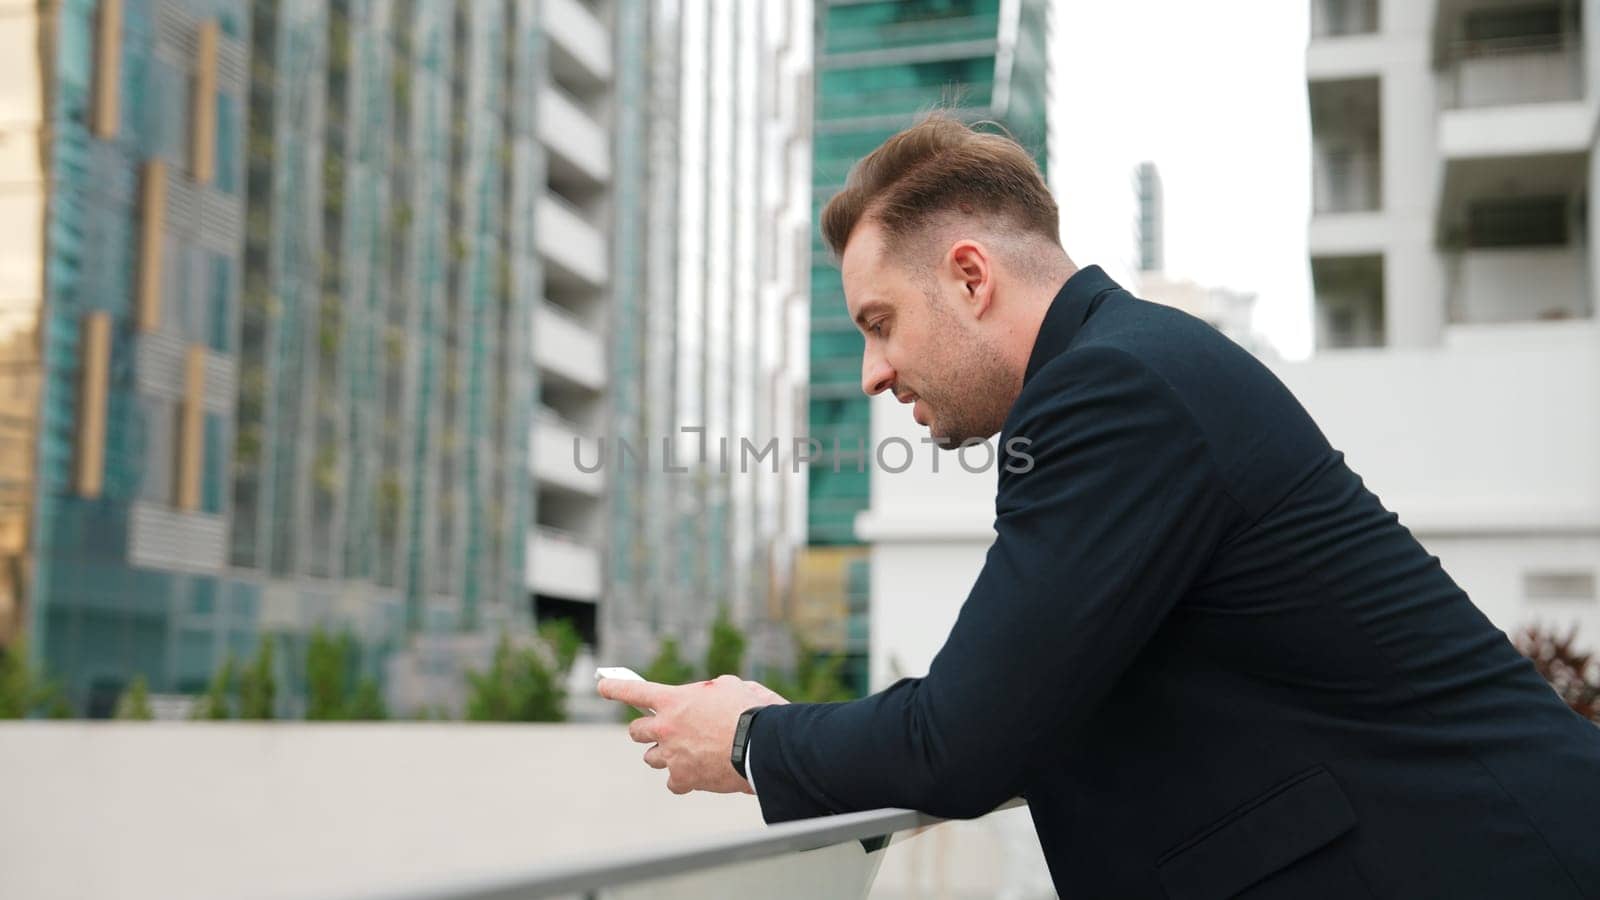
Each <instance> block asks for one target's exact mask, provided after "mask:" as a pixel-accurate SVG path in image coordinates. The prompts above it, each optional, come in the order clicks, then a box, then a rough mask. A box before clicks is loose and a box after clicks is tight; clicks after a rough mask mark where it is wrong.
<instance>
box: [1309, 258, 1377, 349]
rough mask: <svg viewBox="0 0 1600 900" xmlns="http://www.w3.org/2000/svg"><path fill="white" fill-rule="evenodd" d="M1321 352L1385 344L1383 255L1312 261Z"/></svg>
mask: <svg viewBox="0 0 1600 900" xmlns="http://www.w3.org/2000/svg"><path fill="white" fill-rule="evenodd" d="M1311 281H1312V286H1313V289H1314V291H1315V294H1316V301H1315V313H1316V342H1317V350H1318V352H1322V351H1327V350H1349V349H1353V348H1361V347H1381V346H1383V345H1384V334H1385V321H1384V302H1383V298H1384V285H1383V256H1382V255H1381V254H1374V255H1371V256H1348V257H1324V258H1313V259H1312V260H1311Z"/></svg>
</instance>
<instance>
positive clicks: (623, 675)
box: [594, 666, 644, 681]
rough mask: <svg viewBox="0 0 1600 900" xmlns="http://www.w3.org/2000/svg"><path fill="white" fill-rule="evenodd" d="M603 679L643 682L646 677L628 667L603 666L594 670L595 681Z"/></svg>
mask: <svg viewBox="0 0 1600 900" xmlns="http://www.w3.org/2000/svg"><path fill="white" fill-rule="evenodd" d="M602 678H620V679H622V680H624V681H643V680H644V676H643V675H640V674H639V673H638V672H635V671H634V670H632V669H630V668H628V667H627V666H601V667H600V668H598V669H595V670H594V680H595V681H599V680H600V679H602Z"/></svg>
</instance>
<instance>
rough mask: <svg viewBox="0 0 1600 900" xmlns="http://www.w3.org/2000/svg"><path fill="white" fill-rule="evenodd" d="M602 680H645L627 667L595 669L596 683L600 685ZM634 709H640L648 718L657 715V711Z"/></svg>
mask: <svg viewBox="0 0 1600 900" xmlns="http://www.w3.org/2000/svg"><path fill="white" fill-rule="evenodd" d="M602 678H616V679H618V680H620V681H644V680H645V678H644V676H643V675H640V674H639V673H638V672H635V671H634V670H632V669H630V668H628V667H627V666H601V667H600V668H598V669H595V670H594V680H595V683H596V684H599V683H600V679H602ZM630 705H631V704H630ZM633 708H634V709H638V710H639V712H642V713H644V714H645V715H647V716H653V715H655V714H656V711H655V710H653V709H639V707H637V706H635V707H633Z"/></svg>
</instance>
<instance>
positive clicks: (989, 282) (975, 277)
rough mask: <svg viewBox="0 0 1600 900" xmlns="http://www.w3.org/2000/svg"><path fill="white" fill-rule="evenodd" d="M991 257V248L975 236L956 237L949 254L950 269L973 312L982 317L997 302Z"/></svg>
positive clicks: (947, 259)
mask: <svg viewBox="0 0 1600 900" xmlns="http://www.w3.org/2000/svg"><path fill="white" fill-rule="evenodd" d="M990 261H991V260H990V256H989V250H988V248H987V247H985V246H983V245H982V244H980V243H978V242H977V241H974V240H960V241H956V242H955V243H954V244H952V245H951V246H950V253H949V255H948V256H947V257H946V263H947V264H948V265H949V267H950V273H951V275H952V276H953V277H954V278H955V279H956V281H957V283H959V284H960V285H961V289H962V295H963V297H964V298H965V299H966V301H967V303H968V305H969V306H970V307H971V309H972V314H973V315H974V316H975V317H977V318H980V319H981V318H983V317H984V316H985V315H987V314H988V312H989V306H990V304H992V303H993V302H994V268H993V267H992V266H991V265H990Z"/></svg>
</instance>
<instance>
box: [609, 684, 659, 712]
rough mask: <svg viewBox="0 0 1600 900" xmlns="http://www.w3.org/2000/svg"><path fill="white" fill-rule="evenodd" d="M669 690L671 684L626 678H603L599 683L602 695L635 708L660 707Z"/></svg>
mask: <svg viewBox="0 0 1600 900" xmlns="http://www.w3.org/2000/svg"><path fill="white" fill-rule="evenodd" d="M669 690H671V687H670V686H669V685H665V684H656V683H655V682H654V681H629V680H628V679H625V678H602V679H600V684H599V691H600V696H602V697H604V698H606V699H607V700H618V701H621V702H623V703H626V704H628V705H629V706H632V707H634V708H635V709H660V708H661V706H662V701H663V700H665V699H666V697H667V692H668V691H669Z"/></svg>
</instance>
